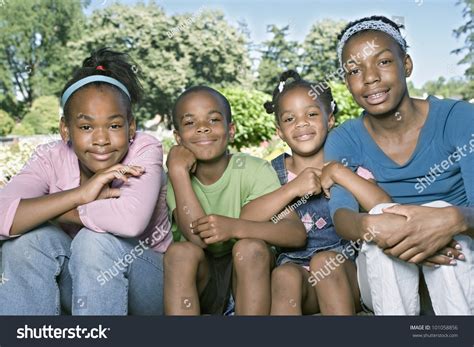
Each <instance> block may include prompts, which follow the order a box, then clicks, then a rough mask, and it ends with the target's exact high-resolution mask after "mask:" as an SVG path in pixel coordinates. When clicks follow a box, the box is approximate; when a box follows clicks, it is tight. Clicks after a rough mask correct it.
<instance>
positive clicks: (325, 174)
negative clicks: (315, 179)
mask: <svg viewBox="0 0 474 347" xmlns="http://www.w3.org/2000/svg"><path fill="white" fill-rule="evenodd" d="M341 167H342V168H343V167H344V166H343V165H342V164H341V163H339V162H337V161H330V162H328V163H326V164H324V167H323V171H322V173H321V188H322V190H323V192H324V196H326V198H328V199H329V198H330V197H331V193H330V189H331V187H332V186H333V185H334V183H336V182H335V181H334V176H335V172H336V171H337V170H340V169H341Z"/></svg>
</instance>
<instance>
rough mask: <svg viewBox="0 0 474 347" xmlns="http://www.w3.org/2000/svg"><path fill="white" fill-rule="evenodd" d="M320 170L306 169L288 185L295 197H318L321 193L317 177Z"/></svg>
mask: <svg viewBox="0 0 474 347" xmlns="http://www.w3.org/2000/svg"><path fill="white" fill-rule="evenodd" d="M320 175H321V170H319V169H317V168H314V167H307V168H306V169H304V170H303V171H301V173H300V174H299V175H298V176H297V177H296V178H295V179H294V180H293V181H291V182H290V183H288V184H289V185H290V186H291V189H292V191H293V192H294V195H295V196H299V197H303V196H305V195H308V194H309V195H318V194H319V193H321V182H320V179H319V176H320Z"/></svg>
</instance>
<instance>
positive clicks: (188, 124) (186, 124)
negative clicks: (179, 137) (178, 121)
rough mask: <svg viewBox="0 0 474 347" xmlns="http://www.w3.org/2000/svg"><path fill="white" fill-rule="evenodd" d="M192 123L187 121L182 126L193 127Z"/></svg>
mask: <svg viewBox="0 0 474 347" xmlns="http://www.w3.org/2000/svg"><path fill="white" fill-rule="evenodd" d="M193 124H194V122H193V121H192V120H187V121H185V122H184V126H190V125H193Z"/></svg>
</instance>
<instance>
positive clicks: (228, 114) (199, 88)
mask: <svg viewBox="0 0 474 347" xmlns="http://www.w3.org/2000/svg"><path fill="white" fill-rule="evenodd" d="M197 92H207V93H209V94H213V95H215V96H217V97H218V98H219V99H220V100H221V101H222V103H223V104H224V116H225V118H226V120H227V124H230V123H232V111H231V108H230V103H229V100H227V98H226V97H225V96H224V94H222V93H220V92H219V91H217V90H215V89H214V88H211V87H208V86H194V87H191V88H188V89H186V90H185V91H184V92H183V93H181V95H180V96H178V98H177V99H176V101H175V103H174V105H173V110H172V113H171V117H172V119H173V126H174V128H175V129H176V130H178V129H179V123H178V119H177V114H176V109H177V106H178V104H179V102H180V101H181V99H182V98H184V97H185V96H186V95H188V94H191V93H197Z"/></svg>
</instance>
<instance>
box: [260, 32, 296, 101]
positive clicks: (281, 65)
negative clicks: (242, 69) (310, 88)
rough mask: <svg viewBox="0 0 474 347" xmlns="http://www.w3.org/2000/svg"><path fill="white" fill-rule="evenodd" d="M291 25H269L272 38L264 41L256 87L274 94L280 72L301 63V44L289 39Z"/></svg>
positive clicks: (294, 67)
mask: <svg viewBox="0 0 474 347" xmlns="http://www.w3.org/2000/svg"><path fill="white" fill-rule="evenodd" d="M288 30H289V26H288V25H287V26H285V27H283V28H279V27H277V26H276V25H269V26H268V27H267V32H268V33H270V34H272V38H271V39H270V40H268V41H266V42H264V43H263V49H262V58H261V61H260V64H259V66H258V79H257V82H256V88H257V89H258V90H260V91H262V92H265V93H268V94H272V93H273V90H274V89H275V87H276V86H277V84H278V81H279V76H280V74H281V73H282V72H283V71H285V70H288V69H296V68H297V67H298V65H299V56H298V50H299V44H298V42H296V41H289V40H287V36H288Z"/></svg>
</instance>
